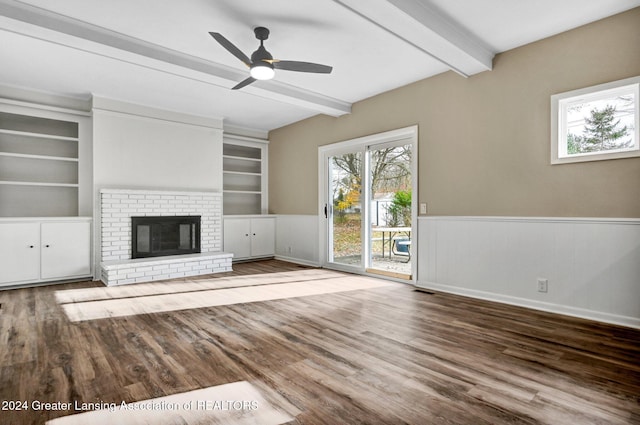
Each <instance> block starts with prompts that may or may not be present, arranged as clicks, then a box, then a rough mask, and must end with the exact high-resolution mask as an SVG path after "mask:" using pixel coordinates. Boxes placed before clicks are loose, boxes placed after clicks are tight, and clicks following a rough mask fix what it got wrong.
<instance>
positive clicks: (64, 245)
mask: <svg viewBox="0 0 640 425" xmlns="http://www.w3.org/2000/svg"><path fill="white" fill-rule="evenodd" d="M0 241H2V242H1V243H0V286H13V285H21V284H27V283H37V282H47V281H56V280H68V279H77V278H84V277H90V276H91V218H86V217H76V218H42V219H24V220H18V219H0Z"/></svg>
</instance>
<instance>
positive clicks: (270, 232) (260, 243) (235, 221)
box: [224, 215, 276, 261]
mask: <svg viewBox="0 0 640 425" xmlns="http://www.w3.org/2000/svg"><path fill="white" fill-rule="evenodd" d="M275 233H276V219H275V217H274V216H268V215H264V216H253V217H249V216H247V217H234V218H229V217H226V218H225V220H224V251H225V252H230V253H233V260H234V261H236V260H248V259H254V258H265V257H273V256H274V255H275Z"/></svg>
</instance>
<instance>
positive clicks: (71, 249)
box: [41, 222, 91, 279]
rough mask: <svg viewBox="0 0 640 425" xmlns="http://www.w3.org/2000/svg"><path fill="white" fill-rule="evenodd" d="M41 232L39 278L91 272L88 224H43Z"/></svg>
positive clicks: (53, 277)
mask: <svg viewBox="0 0 640 425" xmlns="http://www.w3.org/2000/svg"><path fill="white" fill-rule="evenodd" d="M41 231H42V233H41V247H42V273H41V278H42V279H61V278H66V277H73V276H88V275H89V274H90V273H91V225H90V223H88V222H79V223H42V228H41Z"/></svg>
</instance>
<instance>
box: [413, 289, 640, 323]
mask: <svg viewBox="0 0 640 425" xmlns="http://www.w3.org/2000/svg"><path fill="white" fill-rule="evenodd" d="M415 286H416V289H418V290H420V289H427V290H434V291H440V292H447V293H450V294H456V295H462V296H466V297H470V298H477V299H481V300H487V301H494V302H498V303H502V304H510V305H515V306H519V307H526V308H531V309H533V310H541V311H546V312H549V313H556V314H563V315H566V316H572V317H579V318H581V319H588V320H594V321H597V322H603V323H609V324H613V325H620V326H626V327H630V328H634V329H640V318H637V317H628V316H619V315H616V314H611V313H604V312H601V311H593V310H586V309H581V308H576V307H569V306H565V305H561V304H552V303H545V302H541V301H534V300H529V299H526V298H518V297H512V296H509V295H501V294H495V293H491V292H485V291H478V290H475V289H468V288H460V287H455V286H450V285H441V284H438V283H433V282H425V281H420V282H417V283H416V285H415Z"/></svg>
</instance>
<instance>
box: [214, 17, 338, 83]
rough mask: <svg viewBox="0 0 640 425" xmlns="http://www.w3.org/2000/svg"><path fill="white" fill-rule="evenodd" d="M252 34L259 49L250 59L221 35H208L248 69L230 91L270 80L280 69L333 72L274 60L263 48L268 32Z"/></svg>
mask: <svg viewBox="0 0 640 425" xmlns="http://www.w3.org/2000/svg"><path fill="white" fill-rule="evenodd" d="M253 32H254V33H255V35H256V38H257V39H258V40H260V47H258V50H256V51H255V52H253V54H251V59H249V57H248V56H247V55H245V54H244V53H242V51H241V50H240V49H238V48H237V47H236V46H235V45H234V44H233V43H232V42H230V41H229V40H227V39H226V38H225V37H224V36H223V35H222V34H220V33H217V32H210V33H209V34H211V37H213V38H214V39H215V40H216V41H217V42H218V43H220V45H222V47H224V48H225V49H227V50H228V51H229V53H231V54H232V55H233V56H235V57H237V58H238V59H240V61H242V63H244V64H245V65H247V66H248V67H249V69H250V71H249V73H250V75H251V76H250V77H249V78H247V79H245V80H243V81H241V82H240V83H238V84H237V85H236V86H234V87H232V89H231V90H238V89H241V88H243V87H245V86H248V85H249V84H251V83H253V82H255V81H256V80H270V79H272V78H273V77H274V75H275V69H282V70H284V71H297V72H314V73H319V74H330V73H331V71H332V70H333V67H330V66H327V65H320V64H317V63H310V62H299V61H285V60H279V59H274V58H273V56H271V53H269V52H268V51H267V49H265V48H264V41H265V40H266V39H268V38H269V30H268V29H267V28H265V27H256V28H254V30H253Z"/></svg>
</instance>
